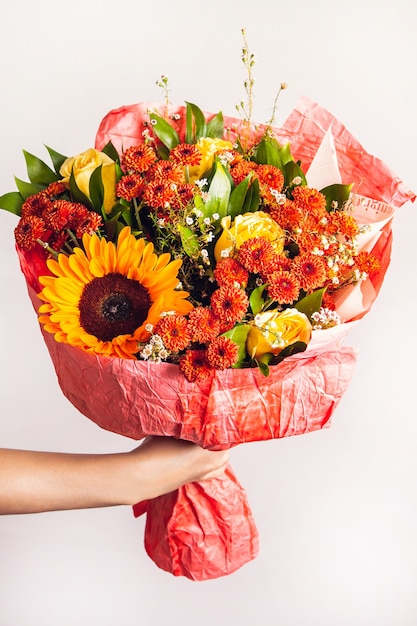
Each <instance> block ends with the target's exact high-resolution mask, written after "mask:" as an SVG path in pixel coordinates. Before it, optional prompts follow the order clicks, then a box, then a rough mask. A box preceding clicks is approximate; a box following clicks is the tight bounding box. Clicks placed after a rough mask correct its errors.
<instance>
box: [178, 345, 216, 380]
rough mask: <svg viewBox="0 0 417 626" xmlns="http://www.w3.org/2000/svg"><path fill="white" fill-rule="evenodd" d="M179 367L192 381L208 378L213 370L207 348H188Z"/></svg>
mask: <svg viewBox="0 0 417 626" xmlns="http://www.w3.org/2000/svg"><path fill="white" fill-rule="evenodd" d="M179 367H180V370H181V371H182V373H183V374H184V376H185V378H186V379H187V380H189V381H190V382H192V383H193V382H196V381H198V380H203V379H204V378H207V377H208V376H210V374H211V372H212V371H213V368H212V367H210V364H209V362H208V361H207V354H206V351H205V350H187V351H186V353H185V354H184V356H183V357H181V359H180V361H179Z"/></svg>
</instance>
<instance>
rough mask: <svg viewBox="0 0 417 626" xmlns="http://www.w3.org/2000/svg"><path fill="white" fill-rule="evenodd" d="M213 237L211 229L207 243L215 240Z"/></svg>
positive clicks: (207, 236)
mask: <svg viewBox="0 0 417 626" xmlns="http://www.w3.org/2000/svg"><path fill="white" fill-rule="evenodd" d="M213 239H214V235H213V233H212V232H211V231H210V232H209V233H207V235H206V241H207V243H211V242H212V241H213Z"/></svg>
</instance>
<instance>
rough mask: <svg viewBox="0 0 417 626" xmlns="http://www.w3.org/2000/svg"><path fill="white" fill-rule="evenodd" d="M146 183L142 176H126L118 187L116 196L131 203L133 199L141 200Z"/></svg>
mask: <svg viewBox="0 0 417 626" xmlns="http://www.w3.org/2000/svg"><path fill="white" fill-rule="evenodd" d="M143 186H144V182H143V178H142V176H140V174H126V176H123V177H122V178H121V179H120V180H119V182H118V183H117V185H116V195H117V196H118V197H119V198H123V199H124V200H127V201H128V202H130V201H131V200H133V198H139V197H140V195H141V192H142V190H143Z"/></svg>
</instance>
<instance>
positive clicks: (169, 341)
mask: <svg viewBox="0 0 417 626" xmlns="http://www.w3.org/2000/svg"><path fill="white" fill-rule="evenodd" d="M187 324H188V323H187V318H186V317H184V315H165V316H164V317H162V318H161V319H160V320H159V322H158V323H157V324H156V326H155V327H154V329H153V333H154V334H156V335H160V337H161V338H162V341H163V342H164V346H165V347H166V348H167V349H168V350H170V351H171V352H180V351H181V350H184V349H185V348H187V347H188V346H189V344H190V334H189V332H188V325H187Z"/></svg>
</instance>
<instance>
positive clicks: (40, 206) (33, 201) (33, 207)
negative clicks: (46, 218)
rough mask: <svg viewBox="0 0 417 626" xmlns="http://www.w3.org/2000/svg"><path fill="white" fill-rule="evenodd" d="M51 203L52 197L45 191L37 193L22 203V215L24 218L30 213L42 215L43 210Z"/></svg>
mask: <svg viewBox="0 0 417 626" xmlns="http://www.w3.org/2000/svg"><path fill="white" fill-rule="evenodd" d="M50 205H51V199H50V198H49V197H48V196H47V195H46V194H45V193H43V192H40V193H37V194H35V195H34V196H29V198H26V200H25V201H24V203H23V204H22V209H21V212H20V215H21V217H22V218H25V217H28V216H29V215H36V216H37V217H42V215H43V212H44V211H45V209H47V208H48V207H49V206H50Z"/></svg>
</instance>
